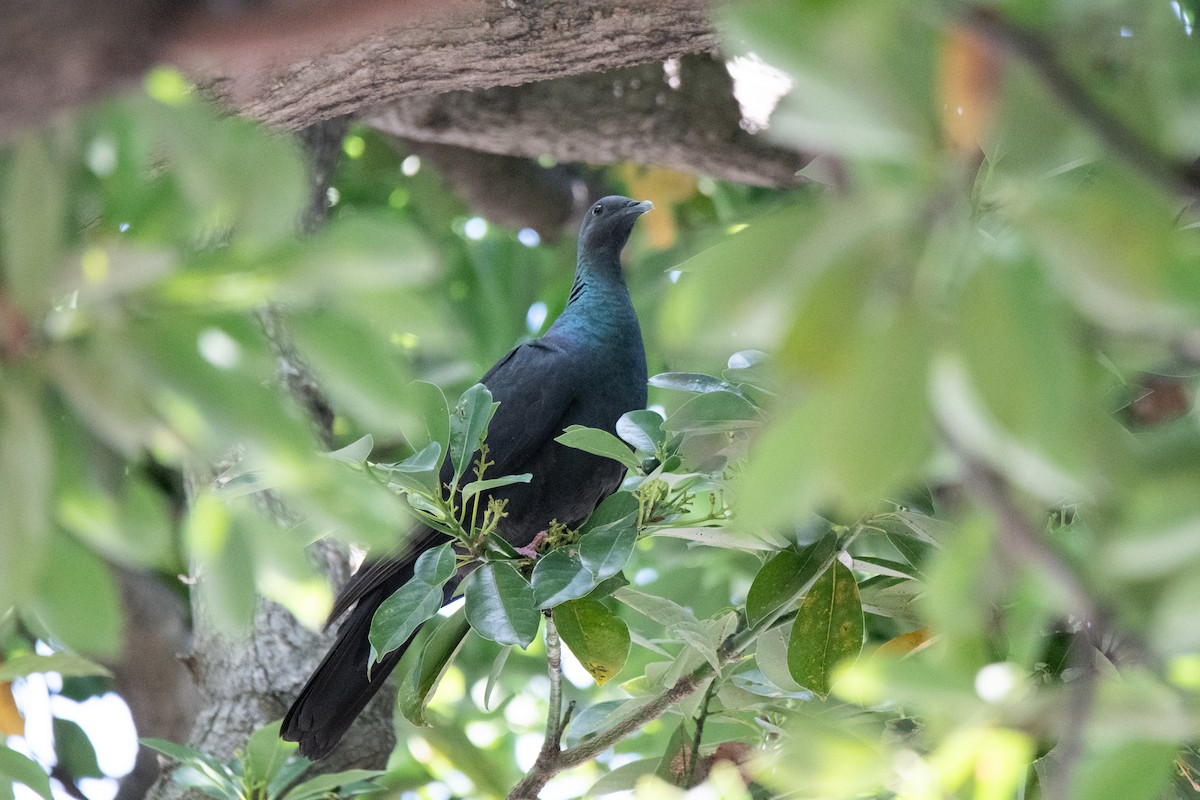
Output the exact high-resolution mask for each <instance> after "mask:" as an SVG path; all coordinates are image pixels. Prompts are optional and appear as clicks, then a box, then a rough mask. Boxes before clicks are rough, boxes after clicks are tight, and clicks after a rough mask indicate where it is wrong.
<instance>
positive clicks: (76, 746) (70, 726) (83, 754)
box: [52, 717, 104, 778]
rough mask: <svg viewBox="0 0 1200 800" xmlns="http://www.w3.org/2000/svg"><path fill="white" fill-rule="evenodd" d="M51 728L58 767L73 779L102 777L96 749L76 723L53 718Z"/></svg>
mask: <svg viewBox="0 0 1200 800" xmlns="http://www.w3.org/2000/svg"><path fill="white" fill-rule="evenodd" d="M52 727H53V729H54V754H55V755H56V756H58V766H60V767H62V768H63V769H65V770H66V772H67V774H68V775H70V776H71V777H73V778H103V777H104V771H103V770H102V769H100V765H99V764H98V763H96V748H95V747H93V746H92V740H91V739H89V738H88V735H87V734H86V733H84V732H83V728H81V727H79V724H78V723H76V722H72V721H71V720H68V719H61V718H59V717H55V718H54V722H53V723H52Z"/></svg>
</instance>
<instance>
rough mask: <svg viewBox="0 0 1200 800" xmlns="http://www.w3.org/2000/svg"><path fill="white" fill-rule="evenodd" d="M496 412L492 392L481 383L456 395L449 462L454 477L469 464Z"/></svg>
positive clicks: (451, 418) (460, 474)
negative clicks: (458, 396)
mask: <svg viewBox="0 0 1200 800" xmlns="http://www.w3.org/2000/svg"><path fill="white" fill-rule="evenodd" d="M495 412H496V406H495V404H493V403H492V393H491V392H490V391H488V388H487V387H486V386H484V385H483V384H482V383H477V384H475V385H474V386H472V387H471V388H470V389H467V390H466V391H465V392H463V394H462V397H460V398H459V400H458V405H457V406H455V407H454V413H453V414H451V415H450V461H451V463H452V464H453V465H454V475H455V477H461V476H462V474H463V473H465V472H466V471H467V468H468V467H470V466H471V458H472V456H474V455H475V451H476V450H478V449H479V443H480V441H481V440H482V439H483V436H484V434H485V433H486V432H487V426H488V423H489V422H491V420H492V414H494V413H495Z"/></svg>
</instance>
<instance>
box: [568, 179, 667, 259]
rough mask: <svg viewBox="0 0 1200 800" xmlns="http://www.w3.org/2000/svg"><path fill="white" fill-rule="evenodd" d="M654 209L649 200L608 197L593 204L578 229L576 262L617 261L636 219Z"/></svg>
mask: <svg viewBox="0 0 1200 800" xmlns="http://www.w3.org/2000/svg"><path fill="white" fill-rule="evenodd" d="M652 208H654V204H653V203H651V202H650V201H649V200H642V201H641V202H638V201H637V200H630V199H629V198H628V197H620V196H617V195H610V196H609V197H603V198H601V199H599V200H597V201H596V202H595V203H592V206H591V208H589V209H588V210H587V212H586V213H585V214H584V217H583V225H582V226H581V227H580V229H579V260H580V261H593V260H597V259H615V258H619V257H620V254H621V248H623V247H624V246H625V243H626V242H628V241H629V232H630V231H632V230H633V223H634V222H637V218H638V217H640V216H641V215H642V214H645V213H646V212H647V211H649V210H650V209H652Z"/></svg>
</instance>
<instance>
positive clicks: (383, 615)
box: [368, 556, 453, 662]
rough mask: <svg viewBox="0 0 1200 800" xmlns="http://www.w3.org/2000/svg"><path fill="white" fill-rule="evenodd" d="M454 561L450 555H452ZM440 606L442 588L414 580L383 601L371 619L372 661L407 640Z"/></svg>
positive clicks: (417, 579) (375, 660)
mask: <svg viewBox="0 0 1200 800" xmlns="http://www.w3.org/2000/svg"><path fill="white" fill-rule="evenodd" d="M451 558H453V556H451ZM441 607H442V587H441V586H440V585H431V584H429V583H426V582H425V581H423V580H421V579H420V578H413V579H411V580H410V581H409V582H408V583H406V584H404V585H403V586H401V587H400V588H399V589H397V590H396V591H394V592H392V594H391V595H390V596H389V597H388V598H387V599H386V600H384V601H383V602H382V603H381V604H380V605H379V608H378V609H376V610H375V616H374V617H372V618H371V631H370V634H369V635H368V639H369V640H370V642H371V661H373V662H379V661H380V660H382V659H383V657H384V656H385V655H387V654H388V653H390V652H392V651H393V650H395V649H396V648H397V647H399V646H400V645H402V644H404V643H405V642H406V641H408V637H410V636H412V635H413V632H415V631H416V630H417V628H418V627H420V626H421V624H422V623H424V622H426V621H427V620H429V619H430V618H432V617H433V615H434V614H436V613H437V612H438V609H439V608H441Z"/></svg>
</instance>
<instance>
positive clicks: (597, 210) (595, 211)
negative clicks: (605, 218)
mask: <svg viewBox="0 0 1200 800" xmlns="http://www.w3.org/2000/svg"><path fill="white" fill-rule="evenodd" d="M592 213H593V214H595V215H596V216H597V217H598V216H600V215H601V214H603V213H604V207H603V206H596V207H595V208H593V209H592Z"/></svg>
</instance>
